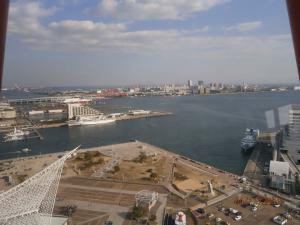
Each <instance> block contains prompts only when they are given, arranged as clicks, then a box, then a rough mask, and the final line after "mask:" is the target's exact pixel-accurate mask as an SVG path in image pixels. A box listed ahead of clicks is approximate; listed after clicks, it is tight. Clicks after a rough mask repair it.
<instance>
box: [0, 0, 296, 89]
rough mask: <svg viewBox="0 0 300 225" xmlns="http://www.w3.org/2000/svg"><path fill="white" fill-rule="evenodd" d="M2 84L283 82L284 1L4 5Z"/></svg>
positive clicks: (287, 79) (291, 63) (289, 56)
mask: <svg viewBox="0 0 300 225" xmlns="http://www.w3.org/2000/svg"><path fill="white" fill-rule="evenodd" d="M4 66H5V68H4V86H12V85H14V84H18V85H21V86H29V87H38V86H107V85H139V84H164V83H186V82H187V80H194V81H197V80H203V81H204V82H205V83H209V82H214V81H216V82H224V83H242V82H243V81H245V82H246V83H268V84H269V83H293V82H297V69H296V62H295V56H294V50H293V44H292V38H291V34H290V26H289V21H288V15H287V9H286V5H285V1H284V0H88V1H87V0H39V1H33V0H32V1H31V0H11V5H10V11H9V22H8V34H7V41H6V56H5V65H4Z"/></svg>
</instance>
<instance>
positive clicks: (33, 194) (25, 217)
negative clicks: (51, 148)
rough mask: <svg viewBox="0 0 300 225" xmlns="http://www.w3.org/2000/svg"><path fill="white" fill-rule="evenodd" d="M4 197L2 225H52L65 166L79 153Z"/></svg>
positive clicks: (0, 210) (0, 198)
mask: <svg viewBox="0 0 300 225" xmlns="http://www.w3.org/2000/svg"><path fill="white" fill-rule="evenodd" d="M78 148H79V147H77V148H75V149H74V150H72V151H70V152H68V153H67V154H65V155H64V156H63V157H61V158H60V159H58V160H57V161H55V162H54V163H52V164H51V165H49V166H48V167H47V168H45V169H43V170H42V171H40V172H39V173H37V174H35V175H34V176H32V177H30V178H29V179H27V180H25V181H24V182H23V183H21V184H19V185H17V186H15V187H13V188H11V189H10V190H8V191H6V192H3V193H1V194H0V225H4V224H5V225H50V224H51V219H52V212H53V207H54V203H55V198H56V194H57V188H58V184H59V180H60V177H61V173H62V170H63V165H64V162H65V161H66V160H67V159H68V158H69V157H71V156H72V154H73V153H74V152H75V151H76V150H77V149H78Z"/></svg>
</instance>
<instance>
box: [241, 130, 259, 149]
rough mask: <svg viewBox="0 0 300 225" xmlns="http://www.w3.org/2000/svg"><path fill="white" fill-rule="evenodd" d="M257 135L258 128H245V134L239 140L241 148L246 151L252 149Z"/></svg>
mask: <svg viewBox="0 0 300 225" xmlns="http://www.w3.org/2000/svg"><path fill="white" fill-rule="evenodd" d="M258 136H259V130H258V129H253V128H251V129H249V128H247V129H246V132H245V136H244V137H243V139H242V141H241V149H242V150H243V151H244V152H248V151H249V150H251V149H253V148H254V147H255V146H256V144H257V137H258Z"/></svg>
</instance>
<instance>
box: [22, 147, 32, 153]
mask: <svg viewBox="0 0 300 225" xmlns="http://www.w3.org/2000/svg"><path fill="white" fill-rule="evenodd" d="M30 151H31V149H30V148H23V149H22V152H30Z"/></svg>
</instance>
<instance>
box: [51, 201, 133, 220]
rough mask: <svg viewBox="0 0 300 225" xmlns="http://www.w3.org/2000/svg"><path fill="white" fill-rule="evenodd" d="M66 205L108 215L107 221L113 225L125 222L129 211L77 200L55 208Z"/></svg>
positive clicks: (59, 203)
mask: <svg viewBox="0 0 300 225" xmlns="http://www.w3.org/2000/svg"><path fill="white" fill-rule="evenodd" d="M66 204H69V205H76V206H77V207H78V208H79V209H84V210H92V211H99V212H105V213H108V214H109V215H110V216H109V219H108V220H111V221H112V222H113V224H114V225H122V224H123V222H124V220H125V216H126V214H127V213H128V211H129V208H128V207H122V206H117V205H108V204H99V203H92V202H85V201H77V200H68V201H62V202H57V203H56V205H57V206H65V205H66Z"/></svg>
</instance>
